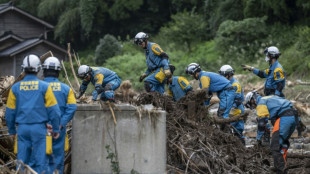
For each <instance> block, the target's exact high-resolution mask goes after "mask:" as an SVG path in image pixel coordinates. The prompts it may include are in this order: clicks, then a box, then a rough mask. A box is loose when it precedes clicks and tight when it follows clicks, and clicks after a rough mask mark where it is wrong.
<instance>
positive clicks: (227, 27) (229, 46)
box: [215, 18, 268, 64]
mask: <svg viewBox="0 0 310 174" xmlns="http://www.w3.org/2000/svg"><path fill="white" fill-rule="evenodd" d="M265 20H266V18H247V19H244V20H242V21H231V20H228V21H225V22H223V23H222V24H221V25H220V27H219V29H218V31H217V35H216V38H215V40H216V45H217V48H218V51H219V52H220V54H221V55H222V56H223V57H222V60H223V61H224V62H226V63H228V64H231V63H236V62H238V63H241V62H244V61H251V60H253V57H254V58H258V55H257V52H258V50H259V48H260V47H261V44H262V42H263V41H264V39H265V38H266V37H267V34H268V33H267V27H266V24H265Z"/></svg>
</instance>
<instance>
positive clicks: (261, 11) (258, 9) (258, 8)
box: [243, 0, 267, 18]
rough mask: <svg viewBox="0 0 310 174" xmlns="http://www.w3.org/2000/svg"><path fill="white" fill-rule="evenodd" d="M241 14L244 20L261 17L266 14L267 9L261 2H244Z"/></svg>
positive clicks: (251, 0) (253, 0) (259, 0)
mask: <svg viewBox="0 0 310 174" xmlns="http://www.w3.org/2000/svg"><path fill="white" fill-rule="evenodd" d="M243 14H244V17H245V18H253V17H263V16H264V15H266V14H267V8H266V5H265V4H264V3H262V1H261V0H250V1H247V0H246V1H245V7H244V10H243Z"/></svg>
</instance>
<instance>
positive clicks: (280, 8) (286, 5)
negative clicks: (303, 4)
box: [262, 0, 297, 23]
mask: <svg viewBox="0 0 310 174" xmlns="http://www.w3.org/2000/svg"><path fill="white" fill-rule="evenodd" d="M262 3H263V4H265V5H266V8H267V9H269V10H270V11H272V14H273V18H274V21H276V20H279V19H280V20H281V21H283V22H287V23H290V22H293V21H294V18H295V17H294V16H295V15H296V14H297V9H296V2H294V1H287V0H262Z"/></svg>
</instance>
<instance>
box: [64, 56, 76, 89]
mask: <svg viewBox="0 0 310 174" xmlns="http://www.w3.org/2000/svg"><path fill="white" fill-rule="evenodd" d="M61 65H62V67H63V68H64V72H65V78H66V80H67V81H68V83H69V85H70V87H71V89H72V90H73V92H74V94H76V91H75V90H74V88H73V87H72V84H71V82H70V80H69V78H68V74H67V70H66V67H65V64H64V61H63V60H61Z"/></svg>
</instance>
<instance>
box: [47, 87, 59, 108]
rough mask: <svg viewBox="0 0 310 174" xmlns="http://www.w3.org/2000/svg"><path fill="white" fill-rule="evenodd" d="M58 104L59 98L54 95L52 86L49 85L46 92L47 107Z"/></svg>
mask: <svg viewBox="0 0 310 174" xmlns="http://www.w3.org/2000/svg"><path fill="white" fill-rule="evenodd" d="M56 104H57V100H56V98H55V96H54V93H53V91H52V88H51V86H48V88H47V90H46V93H45V107H47V108H48V107H51V106H54V105H56Z"/></svg>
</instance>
